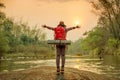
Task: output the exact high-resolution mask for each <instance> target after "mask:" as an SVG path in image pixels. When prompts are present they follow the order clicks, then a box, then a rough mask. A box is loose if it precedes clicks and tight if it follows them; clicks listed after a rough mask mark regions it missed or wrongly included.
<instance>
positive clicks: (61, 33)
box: [54, 26, 66, 40]
mask: <svg viewBox="0 0 120 80" xmlns="http://www.w3.org/2000/svg"><path fill="white" fill-rule="evenodd" d="M54 32H55V35H54V39H55V40H66V33H65V28H63V27H61V26H58V27H56V28H55V29H54Z"/></svg>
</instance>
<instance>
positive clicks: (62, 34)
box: [42, 21, 80, 74]
mask: <svg viewBox="0 0 120 80" xmlns="http://www.w3.org/2000/svg"><path fill="white" fill-rule="evenodd" d="M42 27H43V28H47V29H50V30H53V31H54V32H55V40H66V35H67V32H68V31H70V30H73V29H76V28H80V27H79V26H76V27H70V28H66V25H65V24H64V22H63V21H60V22H59V24H58V26H57V27H56V28H53V27H49V26H46V25H42ZM58 27H59V28H58ZM56 34H58V35H56ZM65 50H66V45H64V44H63V45H61V44H57V45H56V67H57V74H59V73H60V72H61V73H62V74H64V67H65V66H64V65H65V52H66V51H65ZM60 58H61V59H62V65H61V69H60Z"/></svg>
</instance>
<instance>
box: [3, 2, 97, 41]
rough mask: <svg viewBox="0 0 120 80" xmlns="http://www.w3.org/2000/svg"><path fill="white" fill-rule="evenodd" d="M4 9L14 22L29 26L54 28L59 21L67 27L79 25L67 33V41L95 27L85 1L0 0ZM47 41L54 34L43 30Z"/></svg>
mask: <svg viewBox="0 0 120 80" xmlns="http://www.w3.org/2000/svg"><path fill="white" fill-rule="evenodd" d="M1 1H2V2H3V3H4V4H5V6H6V8H5V10H4V12H5V13H6V15H7V16H8V17H13V18H14V19H15V21H20V20H22V21H23V22H28V23H29V25H30V26H33V25H36V24H37V25H38V26H39V27H41V25H43V24H46V25H48V26H51V27H56V26H57V25H58V23H59V21H61V20H62V21H64V22H65V24H66V25H67V27H73V26H75V24H79V25H81V28H80V29H76V30H72V31H70V32H68V34H67V39H70V40H73V41H75V40H77V39H79V38H81V37H82V34H83V33H84V32H86V31H88V30H90V29H92V28H93V27H95V26H96V23H97V16H95V15H94V14H93V13H92V12H91V10H92V8H91V5H90V3H88V2H87V1H86V0H1ZM43 30H44V31H45V32H46V33H47V39H53V35H54V33H53V32H52V31H50V30H47V29H43Z"/></svg>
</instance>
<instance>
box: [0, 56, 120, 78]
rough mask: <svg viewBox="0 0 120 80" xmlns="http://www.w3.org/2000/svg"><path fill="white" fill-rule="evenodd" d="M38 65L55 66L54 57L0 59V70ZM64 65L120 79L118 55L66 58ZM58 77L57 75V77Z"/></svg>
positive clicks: (14, 69)
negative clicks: (96, 57) (102, 58)
mask: <svg viewBox="0 0 120 80" xmlns="http://www.w3.org/2000/svg"><path fill="white" fill-rule="evenodd" d="M39 66H56V64H55V59H51V60H34V61H13V60H1V61H0V71H1V72H3V71H18V70H24V69H28V68H32V67H39ZM66 67H72V68H77V69H80V70H87V71H91V72H95V73H98V74H105V75H107V76H110V77H116V78H119V79H120V76H119V75H120V56H105V57H104V60H99V59H90V58H71V59H66ZM57 78H58V77H57Z"/></svg>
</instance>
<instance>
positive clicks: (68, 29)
mask: <svg viewBox="0 0 120 80" xmlns="http://www.w3.org/2000/svg"><path fill="white" fill-rule="evenodd" d="M76 28H80V26H76V27H70V28H67V29H66V31H70V30H73V29H76Z"/></svg>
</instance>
